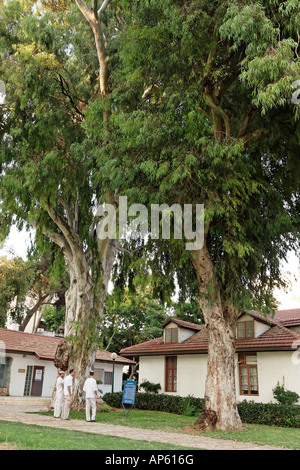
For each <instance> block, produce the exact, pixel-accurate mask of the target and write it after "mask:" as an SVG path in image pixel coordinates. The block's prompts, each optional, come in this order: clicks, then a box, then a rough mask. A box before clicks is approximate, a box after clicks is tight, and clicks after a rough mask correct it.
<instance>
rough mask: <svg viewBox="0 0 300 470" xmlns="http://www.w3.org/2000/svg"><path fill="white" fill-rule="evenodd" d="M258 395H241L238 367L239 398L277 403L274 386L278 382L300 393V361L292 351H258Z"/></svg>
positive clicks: (240, 399)
mask: <svg viewBox="0 0 300 470" xmlns="http://www.w3.org/2000/svg"><path fill="white" fill-rule="evenodd" d="M257 372H258V391H259V395H258V396H253V395H252V396H240V395H239V377H238V371H237V369H236V384H237V394H238V400H239V401H242V400H248V401H250V400H253V401H255V402H258V403H269V402H273V403H276V400H275V399H274V397H273V388H274V387H275V386H276V385H277V382H279V383H280V384H282V382H283V379H284V386H285V388H286V389H287V390H290V391H292V392H296V393H298V395H300V363H299V360H297V361H295V355H294V353H293V352H292V351H274V352H258V353H257Z"/></svg>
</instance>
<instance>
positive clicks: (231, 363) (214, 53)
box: [91, 0, 300, 429]
mask: <svg viewBox="0 0 300 470" xmlns="http://www.w3.org/2000/svg"><path fill="white" fill-rule="evenodd" d="M122 5H123V8H124V9H123V13H122V14H123V17H124V22H125V23H126V28H124V30H123V31H122V34H121V35H120V38H119V42H118V55H117V57H118V60H119V66H118V67H117V68H116V69H115V71H114V74H113V78H114V80H115V85H114V91H113V104H114V106H113V107H112V109H114V111H113V114H112V117H111V123H112V124H113V126H114V132H112V133H111V135H112V138H111V142H110V147H109V148H106V149H105V152H106V164H105V165H104V166H103V167H102V168H101V175H102V177H103V176H105V177H106V178H107V179H110V181H111V187H112V188H115V189H116V190H119V191H124V192H125V193H126V194H127V195H128V197H129V198H131V200H132V201H133V200H134V198H138V200H139V201H140V202H147V203H148V204H151V203H168V204H169V205H171V204H172V203H174V202H177V203H179V204H184V203H185V204H187V203H190V204H195V203H199V204H204V205H205V226H204V244H203V247H202V248H198V249H194V250H193V251H191V252H189V253H188V255H189V257H190V263H192V266H193V268H194V277H195V278H196V281H197V299H198V303H199V306H200V307H201V310H202V313H203V316H204V319H205V323H206V328H207V332H208V338H209V351H208V368H207V380H206V392H205V399H206V411H207V412H209V413H208V415H209V416H213V417H214V420H215V421H216V426H217V427H218V428H220V429H240V428H241V422H240V418H239V416H238V412H237V406H236V392H235V338H236V324H237V318H238V317H239V315H240V313H241V312H244V311H248V310H249V309H250V308H257V309H260V310H261V311H263V312H268V313H269V312H270V311H272V310H273V309H274V308H275V307H276V302H275V299H274V297H273V290H274V288H275V287H282V286H284V285H285V282H284V279H283V277H282V275H281V272H280V263H281V261H282V260H285V258H286V255H287V253H288V251H289V250H290V249H298V248H299V207H300V206H299V174H300V173H299V135H300V133H299V119H298V118H299V109H300V108H299V106H296V105H295V104H294V103H293V102H292V93H293V88H292V85H293V83H294V82H295V81H296V80H298V79H299V77H300V63H299V57H298V53H297V51H298V46H299V14H300V6H299V3H298V2H297V3H296V2H294V1H293V0H286V1H277V0H264V1H255V0H254V1H253V0H251V1H250V0H249V1H247V0H246V1H245V0H243V1H240V0H235V1H234V2H229V1H214V2H212V1H210V0H190V1H188V2H186V1H183V0H176V1H174V0H172V1H171V0H164V1H163V2H162V1H161V0H152V1H151V2H148V1H146V0H145V1H139V2H134V3H133V4H132V5H131V8H130V12H128V9H127V8H128V2H127V1H126V0H124V2H122ZM91 133H92V134H93V135H96V134H97V127H96V128H95V127H94V128H93V129H92V128H91ZM107 152H109V155H107ZM100 153H101V151H100ZM175 242H176V243H172V244H171V245H170V247H171V249H169V256H166V257H165V258H164V259H163V257H162V258H161V261H162V264H164V263H165V262H167V263H169V266H170V261H171V269H169V270H166V271H168V276H169V275H170V276H171V271H172V274H174V275H175V272H176V266H175V267H174V266H172V262H173V263H176V262H177V263H178V267H179V268H180V269H181V272H182V265H183V260H184V262H185V266H186V271H187V274H188V275H189V276H190V274H191V273H190V267H189V261H188V260H187V256H186V253H185V252H184V244H180V242H179V241H175ZM149 246H150V245H149ZM154 246H157V243H156V244H155V245H154V243H153V244H152V247H154ZM165 248H166V247H165V243H164V244H163V249H165ZM153 250H154V252H157V249H156V248H155V249H153ZM155 250H156V251H155ZM175 253H177V256H176V255H175ZM154 261H155V262H156V263H157V260H156V259H155V260H154ZM165 266H166V265H165ZM169 273H170V274H169ZM189 278H190V279H191V280H192V276H190V277H189ZM187 279H188V277H186V278H184V276H182V275H180V284H181V286H183V285H184V282H187ZM166 282H168V280H167V281H166ZM203 417H204V418H206V417H205V415H203Z"/></svg>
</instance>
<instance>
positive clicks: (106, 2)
mask: <svg viewBox="0 0 300 470" xmlns="http://www.w3.org/2000/svg"><path fill="white" fill-rule="evenodd" d="M109 2H110V0H104V2H103V3H102V5H101V7H100V8H99V10H98V18H100V15H101V13H103V12H104V11H105V10H106V7H107V5H108V4H109Z"/></svg>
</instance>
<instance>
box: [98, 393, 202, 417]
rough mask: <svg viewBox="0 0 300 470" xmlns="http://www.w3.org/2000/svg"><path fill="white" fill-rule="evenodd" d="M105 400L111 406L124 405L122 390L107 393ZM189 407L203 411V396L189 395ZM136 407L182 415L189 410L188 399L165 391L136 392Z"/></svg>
mask: <svg viewBox="0 0 300 470" xmlns="http://www.w3.org/2000/svg"><path fill="white" fill-rule="evenodd" d="M103 400H104V401H105V403H107V404H108V405H110V406H113V407H116V408H120V407H122V392H117V393H107V394H105V395H104V397H103ZM188 405H189V409H191V407H193V408H195V410H197V412H198V411H199V412H201V410H202V409H203V406H204V400H203V399H201V398H195V397H191V396H190V397H189V398H188ZM135 408H137V409H139V410H149V411H165V412H167V413H175V414H180V415H182V414H183V413H184V410H187V399H186V398H184V397H180V396H177V395H175V396H172V395H166V394H163V393H159V394H154V393H140V392H138V393H137V394H136V401H135Z"/></svg>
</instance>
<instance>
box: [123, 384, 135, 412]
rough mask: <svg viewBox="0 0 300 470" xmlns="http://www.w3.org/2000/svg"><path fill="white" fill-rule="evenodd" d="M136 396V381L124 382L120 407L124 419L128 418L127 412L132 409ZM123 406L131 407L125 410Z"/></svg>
mask: <svg viewBox="0 0 300 470" xmlns="http://www.w3.org/2000/svg"><path fill="white" fill-rule="evenodd" d="M135 395H136V381H135V380H126V381H125V383H124V390H123V397H122V406H123V408H124V411H125V415H126V418H128V415H129V412H130V411H131V410H132V408H133V407H134V403H135ZM124 405H131V406H130V408H129V410H126V408H125V406H124Z"/></svg>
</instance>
